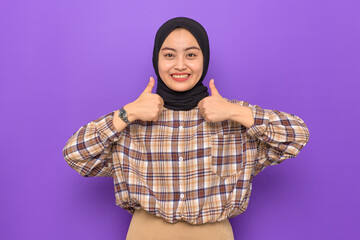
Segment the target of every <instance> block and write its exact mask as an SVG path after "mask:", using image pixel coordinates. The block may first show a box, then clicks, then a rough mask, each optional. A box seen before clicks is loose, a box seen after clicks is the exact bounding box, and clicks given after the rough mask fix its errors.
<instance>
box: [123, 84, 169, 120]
mask: <svg viewBox="0 0 360 240" xmlns="http://www.w3.org/2000/svg"><path fill="white" fill-rule="evenodd" d="M154 85H155V80H154V78H153V77H150V81H149V84H148V85H147V86H146V88H145V90H144V91H143V92H142V93H141V95H140V96H139V97H138V98H137V99H136V100H135V101H134V102H131V103H128V104H126V105H125V106H124V109H125V111H126V112H127V117H128V120H129V121H130V122H133V121H135V120H142V121H157V120H158V117H159V115H160V113H161V112H162V108H163V106H164V100H163V99H162V97H160V95H158V94H155V93H152V92H151V91H152V89H153V87H154Z"/></svg>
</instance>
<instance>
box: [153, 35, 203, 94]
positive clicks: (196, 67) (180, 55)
mask: <svg viewBox="0 0 360 240" xmlns="http://www.w3.org/2000/svg"><path fill="white" fill-rule="evenodd" d="M203 61H204V58H203V54H202V52H201V49H200V46H199V44H198V43H197V41H196V38H195V37H194V36H193V35H192V34H191V33H190V32H189V31H188V30H187V29H185V28H176V29H175V30H174V31H172V32H171V33H170V34H169V35H168V36H167V38H166V39H165V41H164V42H163V44H162V46H161V48H160V52H159V62H158V68H159V75H160V77H161V79H162V80H163V82H164V83H165V85H166V86H168V87H169V88H170V89H172V90H174V91H178V92H183V91H187V90H190V89H191V88H193V87H194V86H195V85H196V83H197V82H198V81H199V80H200V77H201V75H202V72H203V64H204V63H203Z"/></svg>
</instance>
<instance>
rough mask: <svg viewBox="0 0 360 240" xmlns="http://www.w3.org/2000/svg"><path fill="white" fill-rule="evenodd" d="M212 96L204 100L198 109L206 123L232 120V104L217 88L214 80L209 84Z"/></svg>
mask: <svg viewBox="0 0 360 240" xmlns="http://www.w3.org/2000/svg"><path fill="white" fill-rule="evenodd" d="M209 87H210V91H211V96H208V97H205V98H203V99H202V100H201V101H200V102H199V103H198V107H199V110H200V113H201V115H202V116H203V117H204V119H205V121H206V122H221V121H224V120H228V119H230V113H231V110H232V104H231V103H230V102H228V101H226V100H225V99H224V98H223V97H222V96H221V95H220V93H219V92H218V90H217V89H216V87H215V84H214V79H211V80H210V82H209Z"/></svg>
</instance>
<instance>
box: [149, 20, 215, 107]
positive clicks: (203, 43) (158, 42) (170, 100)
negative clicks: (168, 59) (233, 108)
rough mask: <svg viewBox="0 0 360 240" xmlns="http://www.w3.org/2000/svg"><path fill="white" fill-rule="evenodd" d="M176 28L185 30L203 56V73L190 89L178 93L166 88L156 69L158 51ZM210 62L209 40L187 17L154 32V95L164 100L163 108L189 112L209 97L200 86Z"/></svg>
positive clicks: (198, 26)
mask: <svg viewBox="0 0 360 240" xmlns="http://www.w3.org/2000/svg"><path fill="white" fill-rule="evenodd" d="M178 27H183V28H185V29H187V30H188V31H189V32H190V33H191V34H192V35H193V36H194V37H195V39H196V40H197V42H198V44H199V46H200V48H201V51H202V54H203V56H204V64H203V72H202V75H201V77H200V79H199V81H198V82H197V84H196V85H195V86H194V87H193V88H192V89H189V90H187V91H184V92H178V91H174V90H172V89H170V88H169V87H167V86H166V84H165V83H164V82H163V80H162V79H161V78H160V75H159V69H158V60H159V51H160V48H161V46H162V44H163V42H164V41H165V39H166V37H167V36H168V35H169V34H170V33H171V32H172V31H173V30H174V29H175V28H178ZM209 61H210V48H209V39H208V36H207V33H206V31H205V29H204V28H203V26H201V24H200V23H198V22H197V21H195V20H193V19H191V18H187V17H176V18H172V19H170V20H168V21H167V22H165V23H164V24H163V25H162V26H161V27H160V28H159V30H158V31H157V32H156V36H155V42H154V52H153V66H154V70H155V73H156V76H157V79H158V84H157V89H156V93H157V94H159V95H160V96H161V97H162V98H163V100H164V107H166V108H169V109H173V110H190V109H192V108H194V107H196V106H197V104H198V102H199V101H200V100H201V99H203V98H204V97H207V96H209V93H208V91H207V87H206V86H204V85H203V84H202V81H203V79H204V78H205V75H206V73H207V70H208V66H209Z"/></svg>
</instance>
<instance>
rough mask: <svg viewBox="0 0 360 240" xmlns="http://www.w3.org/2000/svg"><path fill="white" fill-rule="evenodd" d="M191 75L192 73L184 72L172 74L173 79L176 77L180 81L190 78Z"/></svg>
mask: <svg viewBox="0 0 360 240" xmlns="http://www.w3.org/2000/svg"><path fill="white" fill-rule="evenodd" d="M190 76H191V74H182V75H176V74H173V75H171V77H172V79H174V80H175V81H180V82H182V81H185V80H187V79H189V77H190Z"/></svg>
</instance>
